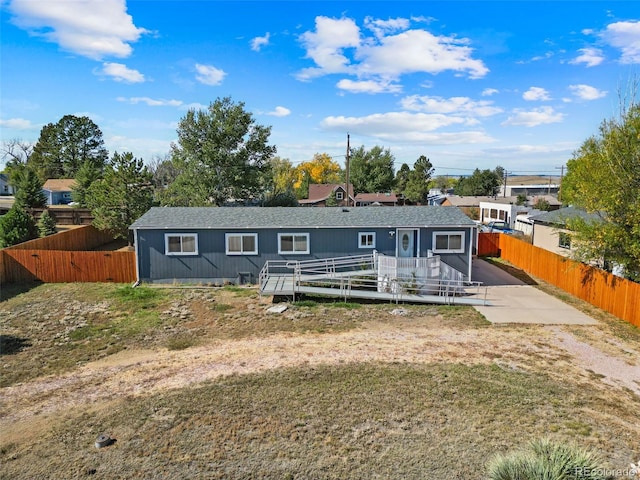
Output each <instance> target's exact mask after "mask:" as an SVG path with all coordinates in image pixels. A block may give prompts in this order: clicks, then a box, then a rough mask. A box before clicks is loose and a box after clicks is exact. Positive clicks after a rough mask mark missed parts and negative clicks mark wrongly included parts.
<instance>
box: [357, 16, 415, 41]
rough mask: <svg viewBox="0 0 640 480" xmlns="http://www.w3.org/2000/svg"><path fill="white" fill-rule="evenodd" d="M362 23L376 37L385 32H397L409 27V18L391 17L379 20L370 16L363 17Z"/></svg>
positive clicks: (381, 35)
mask: <svg viewBox="0 0 640 480" xmlns="http://www.w3.org/2000/svg"><path fill="white" fill-rule="evenodd" d="M364 25H365V27H367V28H368V29H369V30H371V31H372V32H373V33H374V34H375V36H376V37H383V36H384V35H385V34H386V33H390V32H397V31H399V30H406V29H408V28H409V20H408V19H406V18H393V19H391V18H390V19H389V20H380V19H375V18H372V17H367V18H365V19H364Z"/></svg>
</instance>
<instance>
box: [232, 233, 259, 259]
mask: <svg viewBox="0 0 640 480" xmlns="http://www.w3.org/2000/svg"><path fill="white" fill-rule="evenodd" d="M225 244H226V252H227V255H257V254H258V234H257V233H227V234H225Z"/></svg>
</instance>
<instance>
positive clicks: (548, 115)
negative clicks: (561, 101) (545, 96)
mask: <svg viewBox="0 0 640 480" xmlns="http://www.w3.org/2000/svg"><path fill="white" fill-rule="evenodd" d="M513 113H514V115H513V116H510V117H509V118H507V120H506V121H504V122H503V123H502V125H514V126H517V125H523V126H525V127H535V126H537V125H543V124H547V123H559V122H561V121H562V119H563V118H564V114H563V113H558V112H556V111H555V110H554V109H553V108H552V107H546V106H545V107H540V108H534V109H533V110H528V111H527V110H522V109H518V108H516V109H514V110H513Z"/></svg>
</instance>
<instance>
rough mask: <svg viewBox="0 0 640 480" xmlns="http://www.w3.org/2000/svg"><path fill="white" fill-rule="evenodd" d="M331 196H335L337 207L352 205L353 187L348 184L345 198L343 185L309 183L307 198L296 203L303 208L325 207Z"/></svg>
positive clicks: (345, 189) (344, 186)
mask: <svg viewBox="0 0 640 480" xmlns="http://www.w3.org/2000/svg"><path fill="white" fill-rule="evenodd" d="M331 195H335V199H336V201H337V202H338V206H341V207H342V206H346V205H353V202H354V196H353V185H352V184H349V197H348V198H347V188H346V185H345V184H344V183H310V184H309V195H308V197H307V198H303V199H301V200H298V203H299V204H300V205H301V206H303V207H326V206H327V200H329V197H331ZM347 200H348V201H349V203H348V204H347Z"/></svg>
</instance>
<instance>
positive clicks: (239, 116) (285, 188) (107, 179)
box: [0, 97, 640, 272]
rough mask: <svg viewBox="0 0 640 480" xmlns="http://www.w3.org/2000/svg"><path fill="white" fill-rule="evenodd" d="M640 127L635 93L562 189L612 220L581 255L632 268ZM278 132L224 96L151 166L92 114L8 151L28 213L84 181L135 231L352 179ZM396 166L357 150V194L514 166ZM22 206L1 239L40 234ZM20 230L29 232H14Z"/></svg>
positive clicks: (197, 114) (639, 245) (636, 266)
mask: <svg viewBox="0 0 640 480" xmlns="http://www.w3.org/2000/svg"><path fill="white" fill-rule="evenodd" d="M638 131H640V108H639V107H638V105H636V104H635V103H634V102H631V105H630V106H629V108H626V109H624V110H623V113H622V114H621V116H620V118H618V119H612V120H607V121H605V122H603V124H602V125H601V127H600V133H599V135H598V136H593V137H591V138H589V139H587V140H586V141H585V142H584V143H583V145H582V146H581V147H580V149H578V150H577V151H576V152H575V153H574V158H573V159H571V160H569V162H568V164H567V175H566V177H565V179H564V182H565V184H566V185H565V186H563V197H564V198H563V200H565V201H568V202H570V203H572V204H575V205H577V206H580V207H582V208H585V209H586V210H587V211H595V212H598V213H599V214H600V215H601V217H602V222H601V224H602V225H601V226H594V225H592V224H585V222H582V223H581V222H579V221H578V222H575V223H574V224H573V225H572V228H573V229H575V230H576V238H578V239H579V240H580V245H583V244H584V245H590V246H591V247H589V248H587V247H586V246H585V247H584V248H580V249H579V253H580V255H583V256H587V255H595V253H596V252H600V253H602V252H607V255H608V256H609V257H610V258H611V259H613V260H614V261H615V262H617V263H618V264H622V265H625V267H626V269H627V271H629V272H638V271H640V227H639V225H640V213H639V212H640V205H639V202H640V180H639V177H640V165H639V164H638V162H640V160H638V159H639V158H640V155H639V151H640V147H639V146H638V144H639V143H640V136H638V135H637V132H638ZM270 134H271V127H270V126H264V125H259V124H257V123H256V121H255V119H254V118H253V116H252V114H251V113H249V112H247V111H246V110H245V108H244V103H243V102H238V103H236V102H234V101H232V99H231V98H230V97H225V98H218V99H216V100H215V101H214V102H212V103H211V104H210V105H209V107H208V108H207V109H203V110H189V111H188V112H187V113H186V115H185V116H184V117H183V118H182V119H181V120H180V121H179V123H178V127H177V141H176V142H175V143H172V144H171V146H170V152H169V153H168V154H167V155H165V156H164V157H155V158H154V159H152V160H151V161H150V162H149V163H148V164H146V163H145V162H144V160H143V159H140V158H136V157H134V155H133V154H132V153H131V152H123V153H118V152H114V153H113V154H112V155H111V157H109V152H108V151H107V149H106V148H105V146H104V140H103V138H102V132H101V131H100V128H99V127H98V126H97V125H96V124H95V123H94V122H93V121H92V120H91V119H89V118H88V117H86V116H82V117H78V116H74V115H65V116H64V117H63V118H61V119H60V120H59V121H58V122H56V123H50V124H47V125H45V126H44V127H43V128H42V130H41V132H40V137H39V139H38V141H37V142H36V143H35V144H29V143H27V142H22V141H20V140H13V141H10V142H5V143H4V145H3V151H2V156H3V159H4V160H6V169H5V171H6V173H7V174H8V177H9V182H10V184H11V185H13V186H14V187H15V188H16V194H15V209H16V210H23V211H26V212H27V213H28V210H29V209H33V208H39V207H44V206H45V205H46V199H45V198H44V195H43V193H42V185H43V183H44V181H45V180H47V179H50V178H73V179H75V188H74V190H73V192H72V200H73V201H74V202H76V203H77V204H78V205H79V206H82V207H87V208H89V209H91V211H92V214H93V216H94V218H95V220H94V225H96V226H97V227H98V228H101V229H103V230H110V231H112V232H113V233H114V235H115V236H116V237H122V238H126V237H127V234H128V227H129V225H130V224H131V223H133V221H134V220H135V219H136V218H138V217H139V216H140V215H142V214H143V213H144V212H145V211H147V210H148V209H149V208H150V207H151V206H153V205H164V206H221V205H223V204H225V202H227V201H228V200H229V199H235V200H239V201H247V200H253V201H258V203H259V204H261V205H263V206H280V205H282V206H284V205H297V201H298V200H299V199H301V198H307V196H308V192H309V184H311V183H343V182H345V171H344V170H343V169H342V167H341V166H340V165H339V164H338V163H337V162H336V161H334V160H333V159H332V158H331V157H330V156H329V155H328V154H326V153H317V154H315V155H314V156H313V159H312V160H309V161H307V162H302V163H300V164H299V165H297V166H294V165H293V163H292V162H291V161H290V160H288V159H283V158H280V157H278V156H277V155H276V153H277V149H276V146H275V145H271V144H269V136H270ZM395 163H396V160H395V157H394V155H393V154H392V153H391V151H390V150H389V149H388V148H387V149H385V148H383V147H380V146H374V147H373V148H371V149H366V148H365V146H360V147H352V148H350V149H349V182H350V183H351V184H352V185H353V189H354V193H355V194H358V193H361V192H362V193H387V192H394V193H396V194H398V195H401V196H402V197H403V198H404V199H405V201H406V202H407V203H410V204H420V203H423V202H425V201H426V197H427V194H428V192H429V190H430V189H431V188H438V189H441V190H442V191H445V190H449V189H451V188H453V192H454V193H455V194H457V195H477V196H481V195H482V196H492V195H496V194H497V193H498V191H499V188H500V185H501V184H502V181H503V178H504V174H505V170H504V168H502V167H501V166H497V167H496V168H495V169H493V170H491V169H485V170H480V169H475V170H474V171H473V173H472V174H471V175H469V176H462V177H459V178H449V177H444V176H438V177H434V176H433V174H434V168H433V165H432V163H431V161H430V160H429V158H427V157H426V156H425V155H421V156H420V157H419V158H417V159H416V160H415V162H414V163H413V167H410V166H409V165H408V164H407V163H403V164H402V165H401V167H400V168H399V169H398V170H397V171H396V170H395ZM634 209H635V210H634ZM10 213H11V212H10ZM16 215H17V216H19V217H21V219H22V220H21V221H22V222H24V218H25V215H20V214H19V213H12V215H11V216H8V214H7V215H5V216H3V217H2V219H0V247H2V246H7V245H8V242H9V241H12V242H16V240H19V239H20V238H26V237H29V236H33V235H36V234H37V232H36V230H35V228H34V226H33V225H29V226H28V228H26V227H24V226H21V228H17V227H15V226H13V227H12V226H11V224H10V222H9V221H8V220H9V219H11V218H12V217H16ZM26 217H29V215H26ZM13 222H14V223H15V220H13ZM27 223H28V222H27ZM18 230H19V231H20V232H21V234H20V235H16V234H15V232H16V231H18ZM41 231H43V230H41ZM7 232H12V233H11V235H9V233H7ZM8 238H11V240H7V239H8ZM23 241H24V240H23ZM592 258H593V257H592Z"/></svg>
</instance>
